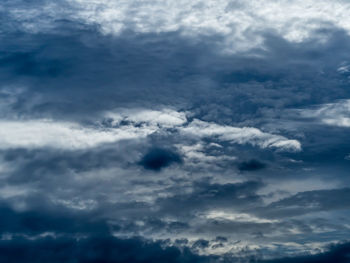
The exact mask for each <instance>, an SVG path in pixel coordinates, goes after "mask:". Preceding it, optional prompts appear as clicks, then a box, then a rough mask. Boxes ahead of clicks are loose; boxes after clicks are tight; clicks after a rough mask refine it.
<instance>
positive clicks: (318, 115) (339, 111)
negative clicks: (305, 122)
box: [297, 100, 350, 127]
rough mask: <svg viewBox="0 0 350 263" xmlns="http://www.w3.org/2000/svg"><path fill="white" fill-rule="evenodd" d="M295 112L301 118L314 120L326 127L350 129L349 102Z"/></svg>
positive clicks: (339, 102)
mask: <svg viewBox="0 0 350 263" xmlns="http://www.w3.org/2000/svg"><path fill="white" fill-rule="evenodd" d="M297 112H298V113H299V114H300V116H301V117H303V118H311V119H316V120H318V121H319V122H321V123H323V124H326V125H330V126H337V127H350V100H342V101H338V102H335V103H327V104H323V105H318V106H316V107H314V109H303V110H298V111H297Z"/></svg>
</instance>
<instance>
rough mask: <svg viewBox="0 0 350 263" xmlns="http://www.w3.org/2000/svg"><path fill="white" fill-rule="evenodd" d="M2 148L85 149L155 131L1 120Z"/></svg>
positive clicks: (143, 135)
mask: <svg viewBox="0 0 350 263" xmlns="http://www.w3.org/2000/svg"><path fill="white" fill-rule="evenodd" d="M0 125H1V127H2V128H1V130H0V143H1V147H0V148H2V149H9V148H41V147H53V148H61V149H68V150H69V149H71V150H74V149H85V148H91V147H96V146H98V145H100V144H104V143H113V142H117V141H120V140H128V139H138V138H144V137H146V136H147V135H149V134H151V133H152V132H154V131H155V130H154V129H151V128H149V127H145V128H136V127H133V126H126V127H121V128H120V129H101V128H93V127H92V128H90V127H84V126H82V125H79V124H75V123H67V122H55V121H51V120H21V121H0Z"/></svg>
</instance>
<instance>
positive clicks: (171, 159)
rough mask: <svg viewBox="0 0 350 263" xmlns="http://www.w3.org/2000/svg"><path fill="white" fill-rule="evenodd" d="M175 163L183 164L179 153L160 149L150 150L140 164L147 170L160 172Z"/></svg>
mask: <svg viewBox="0 0 350 263" xmlns="http://www.w3.org/2000/svg"><path fill="white" fill-rule="evenodd" d="M173 163H181V157H180V155H179V154H178V153H176V152H174V151H171V150H167V149H160V148H152V149H150V150H149V151H148V152H147V153H146V154H145V155H144V156H143V157H142V159H141V161H140V162H139V164H140V165H142V166H143V167H144V168H145V169H148V170H153V171H160V170H161V169H162V168H165V167H168V166H169V165H171V164H173Z"/></svg>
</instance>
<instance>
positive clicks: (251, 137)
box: [181, 119, 301, 151]
mask: <svg viewBox="0 0 350 263" xmlns="http://www.w3.org/2000/svg"><path fill="white" fill-rule="evenodd" d="M181 132H182V133H183V134H186V135H190V136H192V137H199V138H201V137H203V138H217V139H218V140H219V141H229V142H231V143H237V144H250V145H253V146H259V147H260V148H263V149H264V148H276V149H280V150H285V151H300V150H301V145H300V142H299V141H297V140H289V139H287V138H285V137H283V136H280V135H274V134H270V133H264V132H262V131H260V130H259V129H256V128H250V127H243V128H237V127H232V126H224V125H218V124H215V123H209V122H204V121H201V120H197V119H195V120H193V121H192V122H191V123H190V124H189V125H188V126H186V127H184V128H181Z"/></svg>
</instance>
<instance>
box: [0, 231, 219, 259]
mask: <svg viewBox="0 0 350 263" xmlns="http://www.w3.org/2000/svg"><path fill="white" fill-rule="evenodd" d="M28 259H30V262H33V263H41V262H53V263H55V262H57V263H58V262H79V263H97V262H99V263H102V262H104V263H112V262H117V263H131V262H135V263H149V262H154V263H158V262H159V263H163V262H170V263H175V262H176V263H180V262H181V263H186V262H188V263H190V262H191V263H196V262H198V263H202V262H203V263H204V262H208V263H209V262H214V260H215V258H210V257H204V256H198V255H195V254H193V253H191V252H190V251H189V250H188V249H183V250H182V251H180V250H179V249H177V248H176V247H166V248H163V247H162V243H161V242H153V243H152V242H146V241H144V240H142V239H137V238H134V239H118V238H114V237H112V236H107V235H105V236H103V235H100V236H99V235H97V236H94V237H90V238H81V239H79V240H76V239H74V238H64V237H59V238H51V237H47V238H39V239H37V240H28V239H24V238H21V237H18V238H13V239H11V240H2V241H0V260H1V261H2V262H9V263H14V262H26V261H27V260H28Z"/></svg>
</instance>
